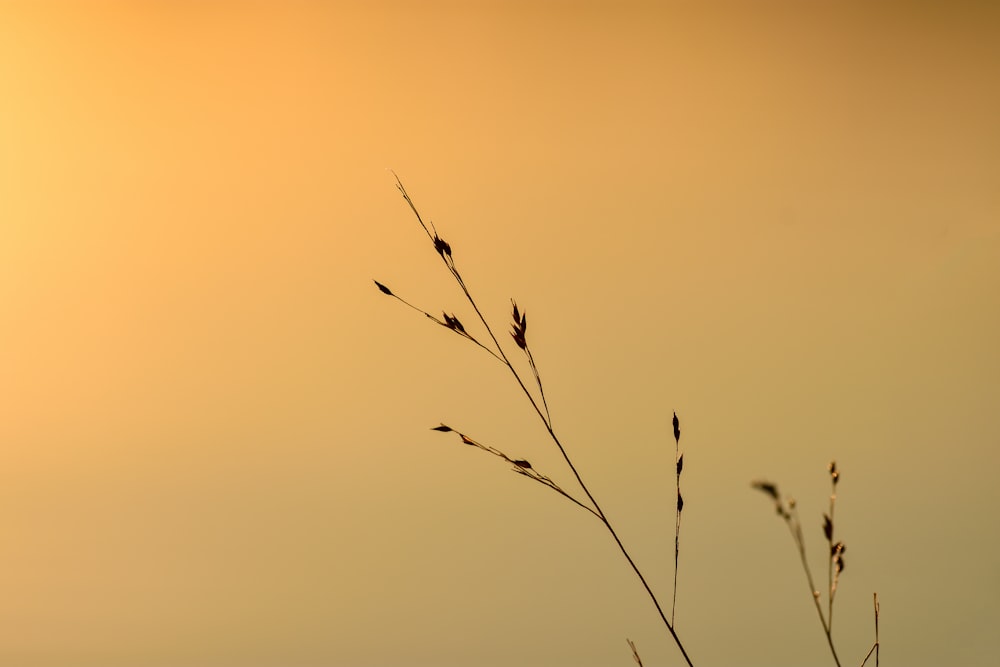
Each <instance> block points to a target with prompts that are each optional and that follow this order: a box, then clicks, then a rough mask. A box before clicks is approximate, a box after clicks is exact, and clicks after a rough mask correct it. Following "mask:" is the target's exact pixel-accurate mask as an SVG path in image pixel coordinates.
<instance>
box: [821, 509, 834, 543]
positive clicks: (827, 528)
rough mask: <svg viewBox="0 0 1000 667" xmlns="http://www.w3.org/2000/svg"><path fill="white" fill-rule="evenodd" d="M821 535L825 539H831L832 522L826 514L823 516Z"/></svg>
mask: <svg viewBox="0 0 1000 667" xmlns="http://www.w3.org/2000/svg"><path fill="white" fill-rule="evenodd" d="M823 534H824V535H826V539H828V540H832V539H833V521H831V520H830V517H829V516H827V515H826V514H824V515H823Z"/></svg>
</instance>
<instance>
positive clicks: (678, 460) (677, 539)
mask: <svg viewBox="0 0 1000 667" xmlns="http://www.w3.org/2000/svg"><path fill="white" fill-rule="evenodd" d="M673 426H674V468H675V469H676V470H677V511H676V513H675V514H674V600H673V605H672V606H671V607H670V623H671V624H673V623H674V618H675V614H676V612H677V571H678V570H679V569H680V558H681V511H682V510H683V509H684V498H683V497H682V496H681V470H682V469H683V468H684V457H683V455H682V454H681V427H680V421H678V419H677V413H676V412H675V413H674V419H673Z"/></svg>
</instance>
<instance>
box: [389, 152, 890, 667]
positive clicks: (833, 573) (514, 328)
mask: <svg viewBox="0 0 1000 667" xmlns="http://www.w3.org/2000/svg"><path fill="white" fill-rule="evenodd" d="M392 175H393V177H394V178H395V180H396V188H397V189H398V190H399V193H400V194H401V195H402V196H403V199H404V200H405V201H406V204H407V205H408V206H409V208H410V210H411V211H412V212H413V215H414V216H415V217H416V219H417V222H418V223H419V224H420V227H421V228H422V229H423V231H424V233H425V234H426V235H427V238H428V239H429V240H430V242H431V244H432V246H433V248H434V252H435V253H437V255H438V256H439V257H440V258H441V260H442V261H443V262H444V265H445V267H446V268H447V270H448V272H449V273H450V274H451V276H452V278H454V280H455V282H456V283H458V286H459V288H460V289H461V291H462V293H463V294H464V295H465V298H466V300H467V301H468V302H469V304H470V306H471V307H472V310H473V311H474V312H475V315H476V318H477V319H478V320H479V322H480V323H481V324H482V326H483V328H484V329H485V332H486V337H485V338H483V339H482V340H481V339H480V338H477V337H476V336H473V335H472V334H471V333H469V331H468V330H467V329H466V328H465V325H464V324H463V323H462V322H461V320H459V318H458V316H457V315H455V314H454V313H450V314H449V313H448V312H447V311H442V313H441V316H440V317H438V316H436V315H433V314H432V313H431V312H429V311H427V310H424V309H423V308H420V307H418V306H415V305H413V304H412V303H410V302H409V301H407V300H406V299H404V298H403V297H401V296H399V295H398V294H396V293H395V292H393V291H392V290H391V289H389V287H387V286H386V285H385V284H383V283H381V282H379V281H377V280H376V281H374V282H375V285H376V287H377V288H378V289H379V291H380V292H381V293H382V294H384V295H386V296H389V297H391V298H393V299H396V300H398V301H400V302H401V303H403V304H404V305H406V306H407V307H409V308H411V309H413V310H415V311H417V312H418V313H421V314H422V315H424V316H425V317H427V318H428V319H430V320H432V321H433V322H435V323H437V324H438V325H440V326H442V327H444V328H446V329H448V330H450V331H451V332H452V333H454V334H456V335H458V336H459V337H461V338H464V339H465V340H467V341H469V342H470V343H472V344H474V345H476V346H478V347H479V348H481V349H482V350H484V351H485V352H486V353H487V354H489V355H490V356H491V357H493V359H494V360H496V361H497V362H498V363H500V364H501V365H502V366H504V367H505V368H506V369H507V370H508V371H509V372H510V374H511V376H512V377H513V379H514V381H515V382H516V383H517V385H518V387H520V389H521V392H522V393H523V394H524V396H525V397H526V398H527V400H528V403H529V404H530V405H531V408H532V410H533V411H534V413H535V414H536V415H537V416H538V418H539V420H540V421H541V422H542V426H543V427H544V428H545V431H546V432H547V434H548V436H549V439H550V440H551V441H552V443H553V444H554V445H555V446H556V448H557V449H558V450H559V453H560V454H561V455H562V458H563V461H565V463H566V465H567V467H568V468H569V470H570V472H571V473H572V475H573V478H574V479H575V480H576V483H577V485H578V486H579V489H580V491H582V494H583V495H582V496H580V495H579V494H578V493H571V492H570V491H567V490H566V489H564V488H563V487H561V486H560V485H559V484H557V483H556V482H555V481H554V480H553V479H552V478H551V477H549V476H547V475H545V474H543V473H541V472H539V471H538V470H537V469H535V467H534V466H532V464H531V463H530V462H529V461H527V460H526V459H515V458H511V457H510V456H508V455H507V454H505V453H504V452H503V451H501V450H500V449H498V448H496V447H493V446H492V445H488V444H484V443H483V442H480V441H479V440H476V439H474V438H472V437H471V436H469V435H468V434H466V433H463V432H461V431H459V430H457V429H455V428H452V427H451V426H449V425H447V424H444V423H442V424H440V425H438V426H434V427H432V429H431V430H434V431H439V432H442V433H454V434H455V435H456V436H458V438H459V439H460V440H461V442H462V443H463V444H465V445H468V446H471V447H476V448H478V449H481V450H482V451H484V452H486V453H488V454H491V455H493V456H495V457H497V458H499V459H502V460H503V461H504V462H506V463H507V464H509V465H510V466H511V468H510V469H511V470H512V471H513V472H515V473H517V474H518V475H521V476H523V477H526V478H528V479H530V480H532V481H534V482H537V483H538V484H541V485H542V486H545V487H547V488H549V489H551V490H552V491H554V492H556V493H557V494H559V495H560V496H562V497H564V498H566V499H567V500H569V501H570V502H572V503H573V504H575V505H576V506H578V507H580V508H581V509H582V510H584V511H586V512H588V513H589V514H591V515H592V516H594V517H595V518H596V519H597V520H598V521H599V522H600V523H601V525H602V526H603V527H604V528H605V529H606V530H607V532H608V534H609V535H610V537H611V538H612V540H614V542H615V544H616V545H617V547H618V549H619V551H620V552H621V554H622V556H623V557H624V558H625V560H626V561H627V562H628V565H629V567H630V568H631V569H632V571H633V572H634V573H635V575H636V577H637V578H638V579H639V582H640V583H641V584H642V587H643V589H644V590H645V591H646V593H647V594H648V596H649V599H650V600H651V601H652V603H653V606H654V607H655V608H656V612H657V614H658V615H659V617H660V620H661V621H662V622H663V625H664V627H665V628H666V629H667V632H668V633H669V635H670V637H671V638H672V639H673V641H674V644H675V645H676V646H677V649H678V650H679V651H680V653H681V656H682V657H683V659H684V662H685V663H686V664H687V665H688V666H689V667H694V663H693V662H692V660H691V658H690V656H689V655H688V651H687V649H686V648H685V646H684V644H683V642H682V641H681V638H680V637H679V636H678V634H677V632H676V629H675V626H674V620H675V616H676V610H677V572H678V568H679V564H680V528H681V516H682V512H683V509H684V499H683V496H682V495H681V472H682V470H683V468H684V454H683V452H682V451H681V449H680V438H681V429H680V420H679V418H678V416H677V413H676V412H674V413H673V419H672V426H673V435H674V447H675V450H674V455H675V464H676V465H675V480H676V492H677V495H676V504H675V515H674V576H673V595H672V603H671V608H670V616H669V618H668V617H667V613H666V612H665V610H664V607H663V606H662V605H661V604H660V601H659V599H658V598H657V596H656V594H655V593H654V592H653V589H652V588H651V587H650V586H649V583H648V582H647V580H646V577H645V575H644V574H643V573H642V571H641V570H640V569H639V566H638V565H637V564H636V562H635V560H634V559H633V558H632V555H631V554H630V553H629V550H628V548H627V547H626V545H625V544H624V543H623V542H622V540H621V538H620V537H619V535H618V532H617V531H616V530H615V528H614V525H613V524H612V522H611V519H610V518H609V517H608V515H607V514H605V512H604V510H603V509H601V505H600V504H599V503H598V501H597V499H596V498H595V497H594V495H593V494H592V493H591V491H590V489H589V488H588V486H587V484H586V483H585V482H584V480H583V477H582V476H581V474H580V472H579V470H578V469H577V467H576V465H575V464H574V463H573V460H572V458H571V457H570V454H569V452H568V450H567V449H566V447H565V446H564V444H563V442H562V441H561V440H560V438H559V436H558V435H557V434H556V432H555V429H554V427H553V425H552V416H551V414H550V412H549V406H548V402H547V400H546V398H545V389H544V388H543V385H542V378H541V374H540V373H539V370H538V365H537V364H536V362H535V358H534V356H533V355H532V353H531V346H530V345H529V342H528V319H527V314H526V313H525V311H524V310H523V309H521V308H519V307H518V305H517V303H516V302H515V301H514V300H513V299H512V300H511V324H510V327H511V328H510V332H509V335H510V337H511V339H512V340H513V341H514V345H515V346H516V347H517V348H518V349H519V350H520V351H521V353H522V354H523V355H524V356H525V358H526V360H527V362H528V367H529V368H530V369H531V378H530V379H528V378H527V377H526V375H523V374H522V373H521V372H519V371H518V370H517V368H516V367H515V366H514V364H513V363H512V362H511V359H510V357H509V356H508V354H507V352H506V351H505V350H504V348H503V346H502V345H500V340H499V339H498V338H497V335H496V330H495V328H494V327H493V326H492V325H490V323H489V322H488V321H487V319H486V317H485V316H484V315H483V312H482V310H481V309H480V307H479V304H478V303H477V302H476V299H475V298H474V297H473V294H472V292H471V291H470V290H469V288H468V285H467V284H466V282H465V279H464V278H463V277H462V274H461V273H460V272H459V269H458V265H457V264H456V262H455V258H454V254H453V251H452V247H451V244H449V243H448V242H447V241H445V240H444V239H443V238H441V236H440V235H439V234H438V231H437V229H436V227H435V226H434V224H433V223H432V222H430V221H426V222H425V221H424V219H423V217H422V216H421V215H420V212H419V211H418V210H417V207H416V205H415V204H414V203H413V200H412V199H411V198H410V195H409V193H408V192H407V191H406V188H404V187H403V183H402V181H400V179H399V177H398V176H397V175H396V173H395V172H392ZM529 386H531V387H533V388H534V389H529ZM829 471H830V476H831V480H832V482H831V483H832V486H833V492H832V493H831V496H830V510H829V513H828V514H827V515H825V517H824V524H823V530H824V534H825V536H826V539H827V542H828V547H829V549H830V558H829V564H828V570H829V574H828V579H829V582H828V583H829V593H828V604H827V611H826V613H825V614H824V612H823V608H822V606H821V603H820V597H821V596H820V593H819V591H818V590H817V589H816V587H815V585H814V584H813V576H812V572H811V570H810V569H809V564H808V561H807V559H806V554H805V538H804V536H803V533H802V525H801V523H800V521H799V518H798V514H797V512H796V509H795V501H794V500H791V499H787V500H786V499H783V498H782V496H781V495H780V494H779V492H778V488H777V486H776V485H775V484H773V483H771V482H763V481H758V482H753V486H754V487H755V488H757V489H759V490H761V491H763V492H765V493H767V494H768V495H769V496H770V497H771V498H772V499H773V500H774V502H775V505H776V507H777V511H778V514H779V515H780V516H781V517H782V518H783V519H784V520H785V521H786V523H787V524H788V526H789V528H790V530H791V532H792V536H793V538H794V540H795V544H796V546H797V547H798V550H799V555H800V557H801V560H802V565H803V568H804V569H805V572H806V577H807V580H808V582H809V587H810V590H811V591H812V594H813V600H814V602H815V604H816V610H817V611H818V612H819V616H820V621H821V622H822V624H823V630H824V633H825V634H826V638H827V642H828V644H829V646H830V651H831V653H832V654H833V659H834V662H835V663H836V664H837V667H841V663H840V659H839V657H838V656H837V651H836V649H835V648H834V643H833V637H832V625H833V602H834V598H835V594H836V590H837V583H838V582H839V578H840V573H841V572H843V569H844V558H843V554H844V551H845V548H844V544H843V542H839V541H838V542H834V532H833V529H834V526H833V514H834V504H835V500H836V486H837V481H838V479H839V472H838V471H837V468H836V465H835V464H834V463H831V464H830V467H829ZM626 641H627V642H628V645H629V648H630V649H631V651H632V657H633V658H634V660H635V662H636V663H637V664H638V665H639V667H642V659H641V658H640V656H639V652H638V650H637V648H636V646H635V643H634V642H632V640H631V639H626ZM878 648H879V641H878V596H877V595H876V596H875V643H874V645H873V646H872V648H871V650H870V651H869V652H868V655H867V656H866V657H865V659H864V661H863V662H862V663H861V665H862V667H864V665H865V663H866V662H867V661H868V658H869V657H871V655H872V654H873V653H874V655H875V663H876V665H877V664H878Z"/></svg>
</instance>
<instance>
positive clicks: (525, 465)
mask: <svg viewBox="0 0 1000 667" xmlns="http://www.w3.org/2000/svg"><path fill="white" fill-rule="evenodd" d="M513 463H514V465H516V466H517V467H518V468H524V469H526V470H531V464H530V463H528V462H527V461H525V460H524V459H515V460H514V462H513Z"/></svg>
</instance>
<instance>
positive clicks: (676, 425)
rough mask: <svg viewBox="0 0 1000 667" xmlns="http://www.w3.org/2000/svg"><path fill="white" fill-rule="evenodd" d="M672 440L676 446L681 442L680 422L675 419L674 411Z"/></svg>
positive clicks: (675, 413)
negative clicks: (675, 442)
mask: <svg viewBox="0 0 1000 667" xmlns="http://www.w3.org/2000/svg"><path fill="white" fill-rule="evenodd" d="M674 440H676V441H677V444H680V442H681V422H680V420H679V419H677V412H676V411H675V412H674Z"/></svg>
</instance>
